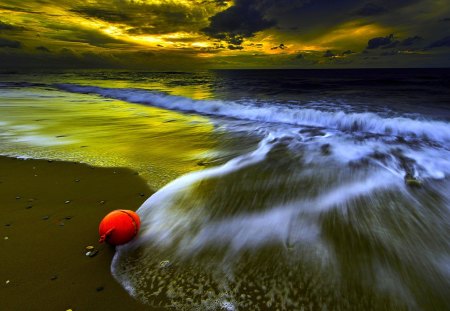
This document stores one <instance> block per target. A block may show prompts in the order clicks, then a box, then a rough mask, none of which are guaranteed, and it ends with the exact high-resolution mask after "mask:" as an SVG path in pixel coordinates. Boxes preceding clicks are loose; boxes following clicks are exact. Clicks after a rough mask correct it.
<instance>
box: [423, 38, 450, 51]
mask: <svg viewBox="0 0 450 311" xmlns="http://www.w3.org/2000/svg"><path fill="white" fill-rule="evenodd" d="M440 47H450V36H447V37H444V38H442V39H439V40H437V41H435V42H433V43H431V44H430V45H429V46H428V47H427V48H429V49H433V48H440Z"/></svg>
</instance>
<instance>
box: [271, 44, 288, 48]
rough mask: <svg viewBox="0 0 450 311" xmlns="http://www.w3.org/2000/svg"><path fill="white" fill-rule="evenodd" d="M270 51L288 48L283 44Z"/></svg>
mask: <svg viewBox="0 0 450 311" xmlns="http://www.w3.org/2000/svg"><path fill="white" fill-rule="evenodd" d="M270 49H271V50H276V49H280V50H284V49H287V46H285V45H284V43H281V44H280V45H277V46H274V47H271V48H270Z"/></svg>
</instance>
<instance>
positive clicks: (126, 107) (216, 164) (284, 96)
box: [0, 69, 450, 310]
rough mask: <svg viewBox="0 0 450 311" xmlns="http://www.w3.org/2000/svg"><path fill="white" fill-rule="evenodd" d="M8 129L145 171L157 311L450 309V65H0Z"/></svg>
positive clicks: (120, 275) (60, 149)
mask: <svg viewBox="0 0 450 311" xmlns="http://www.w3.org/2000/svg"><path fill="white" fill-rule="evenodd" d="M0 129H1V131H0V155H6V156H12V157H19V158H39V159H52V160H64V161H77V162H83V163H88V164H91V165H96V166H105V167H128V168H131V169H133V170H135V171H137V172H138V173H139V174H140V175H141V176H142V177H143V178H144V179H145V180H146V181H147V182H148V184H149V186H150V187H151V188H152V189H153V190H154V191H155V193H154V194H153V195H152V196H151V197H149V198H148V199H147V200H146V202H145V203H144V204H143V205H142V206H141V207H140V208H139V209H138V211H137V212H138V214H139V215H140V217H141V220H142V226H141V230H140V233H139V236H138V238H137V239H135V240H134V241H133V242H131V243H129V244H126V245H124V246H119V247H117V252H116V255H115V257H114V260H113V262H112V265H111V273H112V274H113V275H114V277H115V278H116V279H117V281H118V282H119V283H120V284H121V285H122V286H123V287H124V289H126V290H127V291H128V292H129V294H130V295H132V296H133V297H135V298H136V299H137V300H139V301H141V302H142V303H144V304H146V305H148V306H149V309H150V310H151V308H152V307H161V308H166V309H168V310H450V300H449V295H450V69H348V70H325V69H324V70H205V71H193V72H178V71H175V72H144V71H125V70H122V71H121V70H103V71H98V70H97V71H94V70H85V71H81V70H80V71H67V72H39V73H4V74H0ZM111 191H114V189H111Z"/></svg>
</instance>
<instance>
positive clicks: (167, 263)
mask: <svg viewBox="0 0 450 311" xmlns="http://www.w3.org/2000/svg"><path fill="white" fill-rule="evenodd" d="M171 265H172V263H171V262H170V261H168V260H163V261H161V262H160V263H159V267H160V268H161V269H166V268H169V267H170V266H171Z"/></svg>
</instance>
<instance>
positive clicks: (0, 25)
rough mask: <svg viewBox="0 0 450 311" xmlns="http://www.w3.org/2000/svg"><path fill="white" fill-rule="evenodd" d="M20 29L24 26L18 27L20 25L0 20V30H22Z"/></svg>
mask: <svg viewBox="0 0 450 311" xmlns="http://www.w3.org/2000/svg"><path fill="white" fill-rule="evenodd" d="M22 29H25V28H24V27H20V26H15V25H11V24H8V23H4V22H2V21H0V31H2V30H22Z"/></svg>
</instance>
